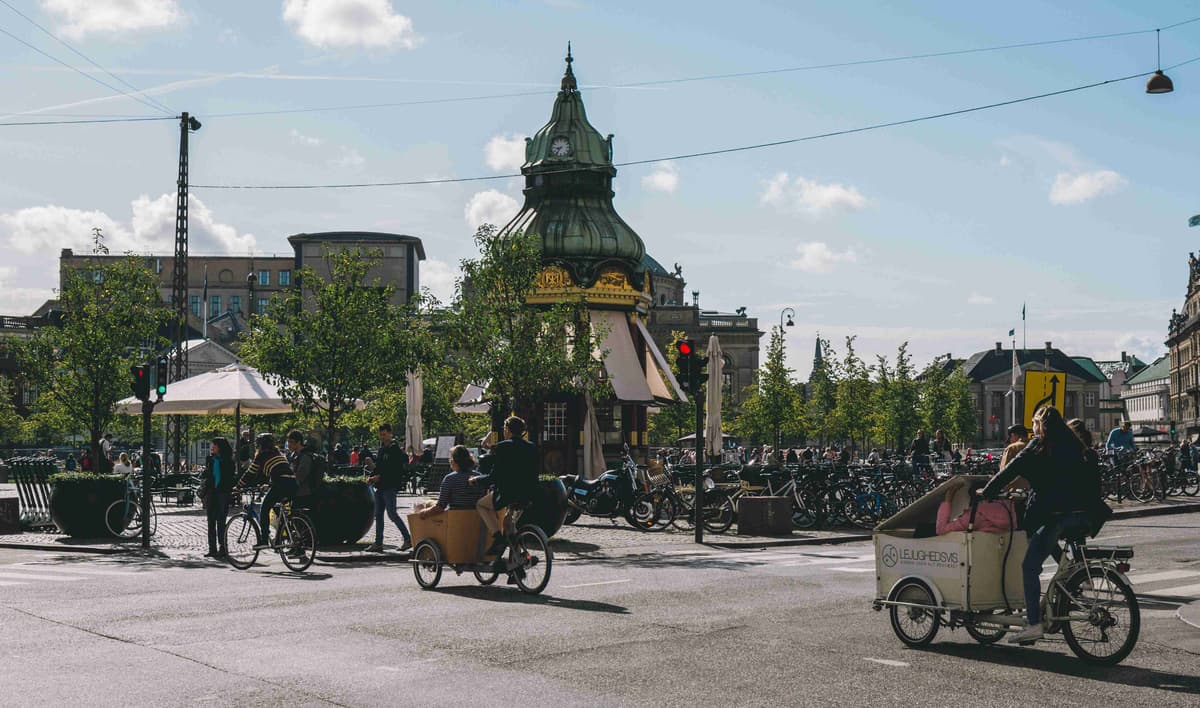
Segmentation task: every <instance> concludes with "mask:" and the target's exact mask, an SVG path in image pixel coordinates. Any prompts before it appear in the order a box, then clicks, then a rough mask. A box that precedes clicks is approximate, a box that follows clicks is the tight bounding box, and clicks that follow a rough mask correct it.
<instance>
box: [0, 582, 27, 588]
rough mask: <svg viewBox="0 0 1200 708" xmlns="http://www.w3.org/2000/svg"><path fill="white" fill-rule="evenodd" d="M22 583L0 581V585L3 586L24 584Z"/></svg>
mask: <svg viewBox="0 0 1200 708" xmlns="http://www.w3.org/2000/svg"><path fill="white" fill-rule="evenodd" d="M24 584H25V583H6V582H3V581H0V587H4V588H6V587H9V586H11V585H24Z"/></svg>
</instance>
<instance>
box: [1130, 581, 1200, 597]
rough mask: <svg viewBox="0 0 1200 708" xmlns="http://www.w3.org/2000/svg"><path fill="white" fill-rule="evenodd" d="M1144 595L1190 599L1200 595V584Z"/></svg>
mask: <svg viewBox="0 0 1200 708" xmlns="http://www.w3.org/2000/svg"><path fill="white" fill-rule="evenodd" d="M1142 594H1143V595H1160V596H1161V595H1169V596H1172V597H1190V596H1192V595H1200V583H1197V584H1196V585H1180V586H1179V587H1177V588H1164V589H1162V590H1151V591H1149V592H1143V593H1142Z"/></svg>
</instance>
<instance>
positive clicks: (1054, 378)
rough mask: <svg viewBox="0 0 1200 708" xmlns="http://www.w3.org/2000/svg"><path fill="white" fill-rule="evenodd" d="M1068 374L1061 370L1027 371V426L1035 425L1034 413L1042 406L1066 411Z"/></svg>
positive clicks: (1061, 411) (1060, 411) (1062, 411)
mask: <svg viewBox="0 0 1200 708" xmlns="http://www.w3.org/2000/svg"><path fill="white" fill-rule="evenodd" d="M1066 400H1067V375H1066V374H1064V373H1063V372H1061V371H1026V372H1025V426H1026V427H1030V426H1032V425H1033V414H1034V413H1036V412H1037V409H1039V408H1041V407H1042V406H1054V407H1055V408H1057V409H1058V412H1059V413H1065V410H1064V409H1065V403H1066Z"/></svg>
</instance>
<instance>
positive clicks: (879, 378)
mask: <svg viewBox="0 0 1200 708" xmlns="http://www.w3.org/2000/svg"><path fill="white" fill-rule="evenodd" d="M919 397H920V396H919V391H918V386H917V382H916V381H915V380H914V379H913V368H912V357H911V356H910V355H909V353H908V342H905V343H903V344H901V345H900V347H899V348H898V349H897V350H896V363H895V364H894V365H892V364H890V363H889V362H888V360H887V357H884V356H879V357H877V363H876V365H875V390H874V392H873V394H872V398H871V412H872V415H871V419H872V423H871V433H872V435H873V436H874V437H875V439H877V440H882V441H884V442H885V444H886V445H887V446H890V447H894V448H896V449H902V448H905V447H906V445H907V442H908V440H909V438H911V437H912V436H913V435H914V434H915V433H916V431H917V428H918V427H919V426H920V425H921V421H920V412H919V411H918V410H917V402H918V399H919Z"/></svg>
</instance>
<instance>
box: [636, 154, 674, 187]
mask: <svg viewBox="0 0 1200 708" xmlns="http://www.w3.org/2000/svg"><path fill="white" fill-rule="evenodd" d="M642 188H643V189H649V190H652V191H655V192H667V193H669V194H673V193H674V192H675V190H676V189H678V188H679V168H677V167H676V166H675V163H673V162H670V161H667V162H660V163H658V164H657V165H655V166H654V171H653V172H651V173H650V174H648V175H646V176H645V177H643V178H642Z"/></svg>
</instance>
